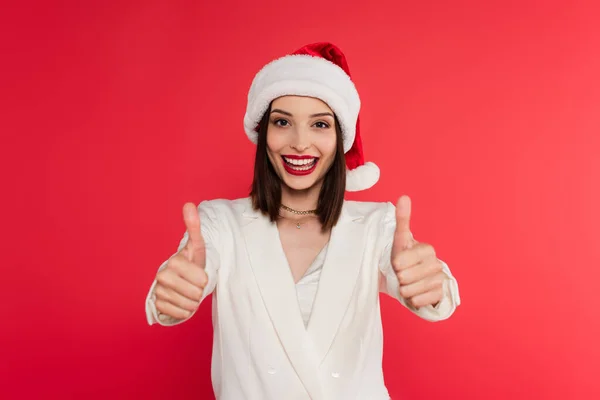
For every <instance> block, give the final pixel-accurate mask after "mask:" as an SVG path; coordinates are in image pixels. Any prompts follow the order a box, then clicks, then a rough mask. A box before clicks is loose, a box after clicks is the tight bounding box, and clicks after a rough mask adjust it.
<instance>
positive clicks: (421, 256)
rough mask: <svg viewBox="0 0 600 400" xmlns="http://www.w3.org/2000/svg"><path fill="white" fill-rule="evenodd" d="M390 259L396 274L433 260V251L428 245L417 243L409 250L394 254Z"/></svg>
mask: <svg viewBox="0 0 600 400" xmlns="http://www.w3.org/2000/svg"><path fill="white" fill-rule="evenodd" d="M392 257H393V259H392V267H394V270H395V271H396V272H398V271H401V270H403V269H406V268H411V267H413V266H415V265H417V264H419V263H421V262H423V261H426V260H431V259H435V249H434V248H433V246H431V245H430V244H427V243H417V244H415V245H414V246H412V247H411V248H410V249H406V250H402V251H399V252H397V253H394V254H393V255H392Z"/></svg>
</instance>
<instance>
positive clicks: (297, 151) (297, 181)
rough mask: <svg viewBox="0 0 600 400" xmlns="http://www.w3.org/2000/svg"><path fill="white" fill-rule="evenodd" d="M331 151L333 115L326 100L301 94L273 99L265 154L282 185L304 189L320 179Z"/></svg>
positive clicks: (331, 153) (328, 164) (333, 126)
mask: <svg viewBox="0 0 600 400" xmlns="http://www.w3.org/2000/svg"><path fill="white" fill-rule="evenodd" d="M335 151H336V130H335V118H334V114H333V111H331V109H330V108H329V106H327V104H325V103H324V102H323V101H321V100H319V99H316V98H313V97H301V96H283V97H280V98H278V99H275V100H274V101H273V103H272V104H271V114H270V115H269V126H268V129H267V154H268V156H269V160H270V161H271V164H272V165H273V167H274V168H275V171H276V172H277V175H279V177H280V178H281V180H282V181H283V183H284V184H285V185H286V186H288V187H289V188H291V189H294V190H305V189H309V188H311V187H313V186H315V185H316V184H318V183H321V182H322V180H323V178H324V177H325V174H326V173H327V171H328V170H329V167H330V166H331V164H332V163H333V160H334V158H335Z"/></svg>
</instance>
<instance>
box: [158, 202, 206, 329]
mask: <svg viewBox="0 0 600 400" xmlns="http://www.w3.org/2000/svg"><path fill="white" fill-rule="evenodd" d="M183 220H184V221H185V226H186V229H187V233H188V242H187V244H186V245H185V247H184V248H182V249H181V250H180V251H179V252H178V253H177V254H176V255H174V256H173V257H171V259H170V260H169V261H167V265H166V267H165V268H163V269H162V270H160V271H159V272H158V273H157V274H156V281H157V283H156V286H155V289H154V294H155V296H156V302H155V306H156V309H157V310H158V311H159V312H160V313H161V314H164V315H167V316H169V317H172V318H175V319H186V318H189V317H190V316H191V315H192V314H193V313H194V312H195V311H196V310H197V309H198V306H199V305H200V300H201V299H202V294H203V292H204V288H205V287H206V284H207V283H208V275H206V271H205V270H204V268H205V266H206V247H205V244H204V239H203V237H202V233H201V230H200V217H199V215H198V208H197V207H196V206H195V205H194V204H193V203H186V204H185V205H184V206H183Z"/></svg>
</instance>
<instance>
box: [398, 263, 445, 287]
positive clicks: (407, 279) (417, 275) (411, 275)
mask: <svg viewBox="0 0 600 400" xmlns="http://www.w3.org/2000/svg"><path fill="white" fill-rule="evenodd" d="M441 271H442V264H441V263H440V262H438V261H437V260H433V261H429V262H427V261H425V262H422V263H419V264H417V265H415V266H413V267H410V268H406V269H403V270H400V271H399V272H398V273H397V276H398V282H400V285H403V286H405V285H410V284H412V283H415V282H418V281H420V280H423V279H426V278H428V277H430V276H434V275H437V274H438V273H440V272H441Z"/></svg>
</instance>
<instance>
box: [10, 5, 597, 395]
mask: <svg viewBox="0 0 600 400" xmlns="http://www.w3.org/2000/svg"><path fill="white" fill-rule="evenodd" d="M14 3H18V5H16V4H13V5H10V6H8V5H7V6H6V7H5V8H4V10H3V11H2V12H1V13H0V37H1V39H0V40H1V48H0V53H1V54H2V64H1V66H0V68H1V69H2V74H0V87H1V93H2V95H1V99H2V100H1V103H0V106H1V107H0V121H1V124H2V125H1V126H0V128H1V132H2V146H1V155H2V157H0V159H1V160H0V163H1V164H0V167H1V168H2V169H1V170H2V175H3V178H2V180H3V183H2V186H3V189H4V190H3V195H2V202H3V207H1V212H2V214H3V215H2V221H3V222H2V226H3V229H2V231H3V240H2V244H3V257H2V258H3V262H2V277H1V279H0V287H1V289H2V290H1V292H2V297H3V298H4V299H3V300H2V301H1V303H0V304H1V305H2V319H1V321H2V322H1V323H0V324H1V328H0V339H1V347H0V369H1V371H0V381H1V384H0V390H1V391H2V392H0V397H2V398H3V399H8V398H11V399H12V398H15V399H16V398H58V397H61V398H86V399H89V398H112V399H116V398H142V396H143V397H144V398H146V399H150V398H156V399H158V398H177V399H186V398H190V399H191V398H199V399H210V398H212V389H211V386H210V385H211V384H210V359H209V357H210V352H211V345H212V337H211V332H212V327H211V322H210V302H206V303H205V304H203V305H202V307H201V310H200V311H199V314H198V315H196V317H195V318H193V319H192V320H191V321H189V322H188V323H186V324H183V325H181V326H177V327H173V328H162V327H159V326H153V327H149V326H147V325H146V320H145V316H144V298H145V296H146V292H147V290H148V288H149V286H150V283H151V282H152V279H153V277H154V273H155V271H156V268H157V267H158V266H159V265H160V263H161V262H162V261H163V260H164V259H165V258H166V257H168V256H169V255H170V254H171V253H172V251H173V250H174V249H175V248H176V246H177V244H178V242H179V239H180V237H181V235H182V234H183V229H184V226H183V221H182V220H181V206H182V205H183V203H184V202H186V201H195V202H199V201H201V200H203V199H211V198H216V197H224V198H236V197H242V196H245V195H246V194H247V192H248V187H249V184H250V179H251V169H252V160H253V151H254V147H253V145H252V144H251V143H250V142H249V141H248V140H247V139H246V137H245V135H244V132H243V129H242V117H243V113H244V107H245V96H246V93H247V90H248V88H249V85H250V82H251V79H252V77H253V75H254V73H255V72H256V71H257V70H258V69H259V68H260V67H261V66H262V65H263V64H264V63H266V62H267V61H269V60H271V59H273V58H275V57H278V56H280V55H283V54H285V53H286V52H289V51H292V50H294V49H296V48H297V47H300V46H301V45H303V44H305V43H308V42H313V41H320V40H330V41H333V42H335V43H337V44H338V45H339V46H341V47H342V49H343V50H344V51H345V52H346V54H347V56H348V59H349V62H350V66H351V70H352V74H353V76H354V78H355V82H356V85H357V86H358V88H359V91H360V93H361V96H362V99H363V104H364V106H363V109H362V111H361V120H362V133H363V138H364V145H365V152H366V157H367V159H369V160H371V161H374V162H376V163H378V164H379V166H380V167H381V169H382V177H381V181H380V183H379V184H378V185H377V186H376V187H374V188H373V189H372V190H370V191H367V192H364V193H360V194H354V195H350V196H349V198H351V199H360V200H376V201H388V200H391V201H395V200H396V199H397V198H398V196H400V195H402V194H409V195H410V196H411V197H412V199H413V221H412V226H413V229H414V232H415V235H416V237H417V238H418V239H420V240H422V241H427V242H430V243H432V244H434V246H435V247H436V249H437V251H438V253H439V255H440V257H441V258H442V259H444V260H445V261H446V262H447V263H448V264H449V265H450V267H451V269H452V271H453V272H454V274H455V275H456V277H457V279H458V281H459V284H460V289H461V296H462V300H463V304H462V306H461V307H460V308H459V309H458V311H457V312H456V314H455V315H454V316H453V317H452V318H451V319H450V320H448V321H445V322H441V323H436V324H431V323H428V322H425V321H422V320H419V319H418V318H417V317H415V316H413V315H412V314H410V313H409V312H407V311H406V310H404V309H403V308H401V306H399V305H398V304H396V303H395V302H394V301H392V300H391V299H389V298H382V301H383V317H384V326H385V359H384V369H385V373H386V381H387V385H388V387H389V390H390V393H391V394H392V396H393V397H394V398H396V399H413V400H414V399H427V400H429V399H442V398H444V399H490V400H491V399H507V398H510V399H513V400H516V399H532V398H536V399H592V398H600V384H599V382H598V378H597V374H598V371H599V369H600V365H599V360H600V345H599V344H598V340H599V338H600V327H599V323H598V315H599V312H598V294H597V291H598V287H599V280H600V273H599V272H598V269H599V267H600V250H599V246H598V243H597V239H598V233H597V230H596V229H597V227H598V222H599V221H600V213H599V211H598V205H599V204H600V190H599V182H600V161H599V158H598V154H599V151H600V140H599V138H598V135H599V133H600V112H599V110H600V78H599V74H600V72H599V71H600V51H599V49H600V28H599V27H598V26H599V24H598V21H599V15H600V13H599V12H598V11H599V10H598V8H596V7H594V6H593V5H592V3H593V2H591V1H590V2H589V3H587V4H586V3H585V2H583V1H565V2H552V1H537V2H535V1H509V2H507V1H502V2H497V3H495V4H494V3H491V2H478V1H469V2H467V1H454V2H444V1H438V2H431V1H425V2H408V1H400V2H399V1H392V0H390V1H374V2H371V3H367V2H362V4H356V5H349V4H348V2H345V1H341V0H338V1H330V2H321V1H316V0H303V1H300V2H285V1H271V2H265V1H251V2H242V1H238V2H232V1H227V0H221V1H214V2H204V1H161V2H159V1H136V2H134V1H129V2H123V1H103V2H76V1H71V2H65V1H57V2H52V4H50V2H48V3H46V4H43V3H39V4H34V3H29V2H14ZM4 246H6V247H4Z"/></svg>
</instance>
